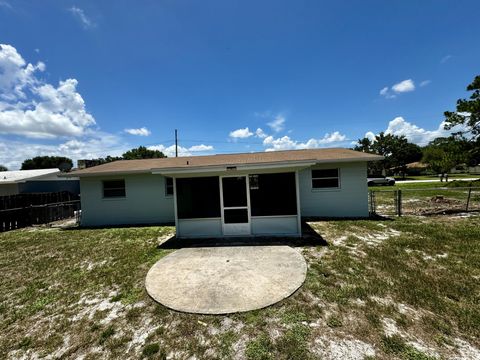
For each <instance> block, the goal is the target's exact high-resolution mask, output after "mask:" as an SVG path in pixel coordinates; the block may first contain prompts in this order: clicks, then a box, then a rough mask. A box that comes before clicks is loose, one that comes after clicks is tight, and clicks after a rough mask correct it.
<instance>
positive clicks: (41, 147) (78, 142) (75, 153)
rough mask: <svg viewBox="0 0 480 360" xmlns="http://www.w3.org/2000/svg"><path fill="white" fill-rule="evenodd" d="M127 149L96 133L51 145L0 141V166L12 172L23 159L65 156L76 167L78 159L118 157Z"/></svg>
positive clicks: (111, 137) (114, 140)
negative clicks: (88, 136)
mask: <svg viewBox="0 0 480 360" xmlns="http://www.w3.org/2000/svg"><path fill="white" fill-rule="evenodd" d="M128 149H129V145H128V144H121V145H120V139H119V138H118V137H117V136H115V135H111V134H107V133H102V132H97V133H96V134H95V135H94V136H92V137H90V138H86V139H71V140H68V141H65V142H62V143H59V144H53V145H52V144H41V143H25V142H23V141H12V140H7V139H0V164H3V165H5V166H7V167H8V168H9V169H12V170H13V169H19V168H20V165H21V164H22V162H23V161H24V160H25V159H29V158H32V157H35V156H66V157H69V158H71V159H72V160H73V161H74V165H75V166H76V161H77V160H78V159H94V158H98V157H105V156H107V155H111V156H120V155H121V154H123V153H124V152H125V151H127V150H128Z"/></svg>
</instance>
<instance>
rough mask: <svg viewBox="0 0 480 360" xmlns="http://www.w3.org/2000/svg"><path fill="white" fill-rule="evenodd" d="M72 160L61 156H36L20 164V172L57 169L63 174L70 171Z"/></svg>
mask: <svg viewBox="0 0 480 360" xmlns="http://www.w3.org/2000/svg"><path fill="white" fill-rule="evenodd" d="M72 166H73V161H72V159H69V158H67V157H63V156H36V157H34V158H32V159H27V160H25V161H24V162H23V163H22V167H21V170H32V169H51V168H58V169H60V170H61V171H63V172H66V171H70V169H71V168H72Z"/></svg>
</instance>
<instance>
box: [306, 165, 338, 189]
mask: <svg viewBox="0 0 480 360" xmlns="http://www.w3.org/2000/svg"><path fill="white" fill-rule="evenodd" d="M338 173H339V171H338V169H321V170H320V169H319V170H314V169H312V188H313V189H325V188H339V187H340V181H339V176H338Z"/></svg>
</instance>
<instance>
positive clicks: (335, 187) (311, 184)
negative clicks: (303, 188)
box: [310, 167, 342, 191]
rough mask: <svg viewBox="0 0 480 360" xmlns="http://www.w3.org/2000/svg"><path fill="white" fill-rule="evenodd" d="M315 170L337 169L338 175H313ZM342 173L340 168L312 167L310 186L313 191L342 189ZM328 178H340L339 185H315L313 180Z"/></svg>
mask: <svg viewBox="0 0 480 360" xmlns="http://www.w3.org/2000/svg"><path fill="white" fill-rule="evenodd" d="M314 170H337V174H338V175H337V176H328V177H313V171H314ZM340 175H341V173H340V168H338V167H337V168H322V169H315V168H311V169H310V186H311V189H312V191H335V190H340V189H341V184H342V183H341V176H340ZM328 179H337V180H338V186H331V187H318V188H317V187H314V186H313V180H328Z"/></svg>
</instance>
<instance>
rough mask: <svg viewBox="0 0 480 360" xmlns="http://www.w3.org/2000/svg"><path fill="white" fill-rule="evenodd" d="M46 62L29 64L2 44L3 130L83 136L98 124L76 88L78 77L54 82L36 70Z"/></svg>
mask: <svg viewBox="0 0 480 360" xmlns="http://www.w3.org/2000/svg"><path fill="white" fill-rule="evenodd" d="M44 70H45V64H43V63H42V62H39V63H37V64H36V65H32V64H27V63H26V62H25V60H24V59H23V58H22V56H21V55H20V54H19V53H18V52H17V50H16V49H15V48H14V47H13V46H10V45H3V44H2V45H0V74H2V76H0V133H1V134H15V135H21V136H26V137H30V138H55V137H57V136H62V137H67V136H82V135H85V133H86V132H87V131H88V129H89V128H91V127H92V126H93V125H95V119H94V118H93V116H92V115H91V114H89V113H88V112H87V111H86V109H85V102H84V101H83V98H82V96H81V95H80V94H79V93H78V92H77V89H76V87H77V84H78V82H77V80H76V79H67V80H65V81H60V82H59V84H58V86H53V85H51V84H48V83H44V82H42V81H41V80H39V79H38V78H37V77H36V75H35V73H36V72H38V71H40V72H41V71H44Z"/></svg>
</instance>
